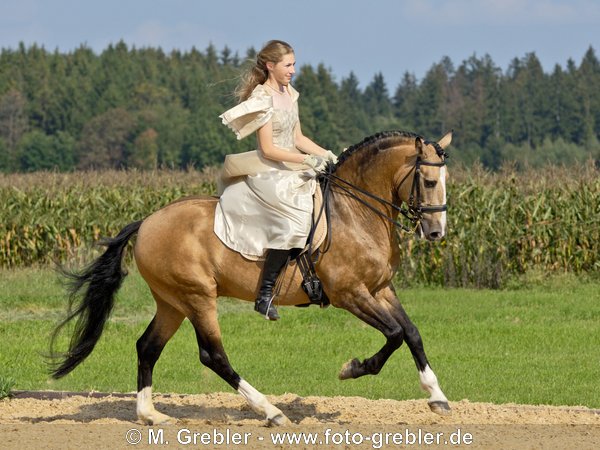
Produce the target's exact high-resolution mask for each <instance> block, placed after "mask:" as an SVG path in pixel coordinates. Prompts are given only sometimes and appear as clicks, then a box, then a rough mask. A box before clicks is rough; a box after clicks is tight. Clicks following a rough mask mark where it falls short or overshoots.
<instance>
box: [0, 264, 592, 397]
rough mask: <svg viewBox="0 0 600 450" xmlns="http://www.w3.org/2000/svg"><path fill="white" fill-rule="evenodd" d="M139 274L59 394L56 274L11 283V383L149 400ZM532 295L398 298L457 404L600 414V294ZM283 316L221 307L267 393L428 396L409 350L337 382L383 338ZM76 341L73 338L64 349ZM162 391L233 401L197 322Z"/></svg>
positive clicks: (1, 329) (551, 287) (168, 362)
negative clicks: (50, 368) (52, 341)
mask: <svg viewBox="0 0 600 450" xmlns="http://www.w3.org/2000/svg"><path fill="white" fill-rule="evenodd" d="M131 272H132V273H131V275H130V276H129V277H128V278H127V280H126V282H125V283H124V286H123V288H122V290H121V291H120V293H119V299H118V301H117V306H116V308H115V311H114V314H113V317H112V319H111V321H110V322H109V324H108V326H107V328H106V330H105V333H104V335H103V337H102V339H101V340H100V342H99V344H98V346H97V347H96V349H95V350H94V352H93V353H92V355H91V356H90V357H89V358H88V359H87V360H86V361H85V362H84V363H83V364H82V365H81V366H80V367H78V368H77V369H76V370H75V371H74V372H73V373H71V374H70V375H68V376H67V377H65V378H64V379H62V380H58V381H49V377H48V375H47V367H46V365H45V364H44V359H43V356H42V355H43V354H44V353H46V352H47V350H48V341H49V335H50V333H51V332H52V330H53V328H54V326H55V324H56V322H57V321H58V320H59V319H60V318H61V317H62V314H63V313H64V307H65V305H66V299H65V298H64V295H63V292H62V288H61V286H60V284H59V283H58V282H57V281H56V275H55V274H54V273H53V272H51V271H49V270H45V269H24V270H18V271H2V272H0V339H1V342H2V346H1V347H0V348H1V350H0V379H9V378H12V379H14V380H16V383H15V385H14V387H13V389H55V390H86V391H87V390H97V391H121V392H132V391H135V388H136V384H135V383H136V381H135V380H136V353H135V341H136V340H137V339H138V337H139V336H140V335H141V334H142V333H143V331H144V329H145V327H146V326H147V324H148V323H149V322H150V320H151V318H152V316H153V311H154V304H153V300H152V299H151V297H150V295H149V293H148V291H147V288H146V286H145V284H144V282H143V280H142V279H141V278H140V277H139V275H138V274H137V273H136V272H135V270H132V271H131ZM531 284H532V286H531V287H529V288H525V289H523V288H522V289H511V290H503V291H490V290H467V289H440V288H419V289H410V290H403V291H400V290H399V291H398V292H399V295H400V298H401V301H402V302H403V304H404V306H405V308H406V310H407V312H408V313H409V315H410V317H411V318H412V320H413V322H414V323H415V324H416V325H417V326H418V327H419V330H420V331H421V335H422V336H423V340H424V343H425V349H426V351H427V355H428V357H429V360H430V362H431V364H432V367H433V368H434V370H435V371H436V374H437V376H438V379H439V381H440V384H441V386H442V389H443V390H444V391H445V393H446V395H447V396H448V398H449V399H450V400H451V401H452V400H460V399H464V398H467V399H469V400H471V401H488V402H494V403H505V402H517V403H528V404H552V405H585V406H588V407H592V408H599V407H600V390H598V389H597V382H598V379H600V333H599V332H598V324H599V323H600V306H599V305H600V285H599V284H598V283H593V282H581V281H580V280H577V279H574V278H562V279H554V280H550V281H544V282H543V283H541V282H539V281H534V282H532V283H531ZM280 312H281V315H282V320H281V321H279V322H276V323H269V322H267V321H265V320H262V319H260V318H259V316H258V315H257V314H256V313H255V312H253V311H252V305H251V304H250V303H247V302H240V301H236V300H223V301H222V302H221V305H220V323H221V328H222V333H223V339H224V345H225V348H226V350H227V352H228V355H229V359H230V361H231V362H232V364H233V366H234V368H235V369H236V370H237V371H238V373H240V375H241V376H243V377H244V378H245V379H247V380H248V381H249V382H250V383H251V384H253V385H254V386H255V387H256V388H257V389H259V390H261V391H263V392H264V393H266V394H281V393H285V392H292V393H295V394H298V395H301V396H308V395H327V396H335V395H343V396H355V395H356V396H362V397H367V398H392V399H410V398H424V397H425V394H424V393H423V392H421V391H420V389H419V386H418V384H419V383H418V376H417V372H416V370H415V366H414V362H413V360H412V357H411V356H410V352H409V351H408V349H407V348H406V346H404V345H403V346H402V347H401V348H400V349H399V350H398V351H397V352H396V354H394V356H392V358H390V360H389V361H388V363H387V365H386V366H385V367H384V369H383V370H382V372H381V373H380V374H379V375H377V376H375V377H372V376H369V377H363V378H361V379H357V380H348V381H343V382H342V381H339V380H338V379H337V374H338V371H339V369H340V368H341V366H342V364H343V363H344V362H346V361H347V360H349V359H351V358H353V357H358V358H361V359H362V358H365V357H368V356H371V355H372V354H374V353H375V352H376V351H377V350H379V348H380V347H381V346H382V345H383V343H384V339H383V337H382V336H381V335H380V334H379V333H378V332H377V331H375V330H374V329H371V328H370V327H369V326H367V325H365V324H363V323H362V322H360V321H359V320H358V319H356V318H354V317H353V316H351V315H350V314H349V313H347V312H345V311H341V310H337V309H334V308H327V309H324V310H321V309H319V308H316V307H311V308H307V309H300V308H280ZM69 337H70V336H68V335H67V334H63V335H62V337H61V339H60V343H61V348H63V349H64V348H65V347H66V344H67V342H68V339H69ZM154 387H155V390H156V391H159V392H179V393H198V392H213V391H231V388H230V387H229V386H228V385H227V384H226V383H225V382H224V381H222V380H221V379H220V378H219V377H218V376H216V375H215V374H214V373H212V372H211V371H210V370H208V369H206V368H204V367H203V366H201V365H200V363H199V360H198V350H197V346H196V339H195V336H194V332H193V329H192V327H191V325H190V323H189V322H187V321H185V322H184V323H183V325H182V327H181V329H180V330H179V331H178V333H177V334H176V335H175V337H174V338H173V339H172V340H171V341H170V342H169V344H168V345H167V347H166V349H165V351H164V352H163V355H162V357H161V359H160V360H159V362H158V364H157V366H156V369H155V377H154Z"/></svg>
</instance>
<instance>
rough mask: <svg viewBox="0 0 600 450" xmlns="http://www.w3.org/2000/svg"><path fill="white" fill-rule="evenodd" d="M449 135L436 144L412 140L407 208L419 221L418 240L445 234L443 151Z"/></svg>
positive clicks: (445, 169)
mask: <svg viewBox="0 0 600 450" xmlns="http://www.w3.org/2000/svg"><path fill="white" fill-rule="evenodd" d="M451 141H452V132H450V133H448V134H446V135H445V136H444V137H443V138H442V139H440V141H439V142H428V141H425V140H423V139H422V138H421V137H417V138H416V139H415V150H416V155H417V157H416V161H415V167H414V178H413V182H412V188H411V192H410V198H409V208H410V210H411V212H412V213H413V215H414V216H415V217H417V218H418V220H419V232H420V235H421V237H425V238H426V239H428V240H430V241H437V240H440V239H442V238H443V237H444V235H445V234H446V179H447V177H448V170H447V168H446V162H445V157H446V153H445V151H444V150H445V148H446V147H448V146H449V145H450V142H451Z"/></svg>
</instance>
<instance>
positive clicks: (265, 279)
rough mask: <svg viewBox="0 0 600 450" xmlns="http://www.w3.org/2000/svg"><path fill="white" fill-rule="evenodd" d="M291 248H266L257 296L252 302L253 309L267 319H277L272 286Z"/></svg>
mask: <svg viewBox="0 0 600 450" xmlns="http://www.w3.org/2000/svg"><path fill="white" fill-rule="evenodd" d="M290 251H291V250H276V249H268V250H267V255H266V259H265V265H264V267H263V270H262V278H261V282H260V288H259V289H258V297H257V298H256V301H255V302H254V311H258V313H259V314H261V315H263V316H265V318H266V319H269V320H277V319H279V314H277V309H276V308H275V306H274V305H273V304H272V302H273V288H274V287H275V282H276V281H277V277H278V276H279V272H281V269H283V266H285V264H286V262H287V260H288V257H289V255H290Z"/></svg>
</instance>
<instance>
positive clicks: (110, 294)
mask: <svg viewBox="0 0 600 450" xmlns="http://www.w3.org/2000/svg"><path fill="white" fill-rule="evenodd" d="M273 87H275V88H277V86H273ZM260 89H264V86H263V87H262V88H260ZM288 92H293V91H290V90H288ZM267 126H269V125H267ZM272 127H275V125H274V123H273V125H272ZM259 134H260V132H259ZM296 136H297V135H296ZM273 140H274V142H275V143H276V138H275V137H273ZM450 141H451V134H448V135H446V136H444V137H443V138H442V139H441V140H440V141H439V142H437V143H435V142H429V141H427V140H425V139H423V138H422V137H421V136H418V135H416V134H414V133H407V132H401V131H396V132H386V133H379V134H376V135H374V136H371V137H369V138H366V139H365V140H363V141H362V142H360V143H359V144H356V145H354V146H352V147H350V148H349V149H348V150H346V151H345V152H344V153H342V155H341V156H340V158H339V161H338V162H337V164H335V166H334V167H333V168H331V169H330V170H329V174H328V176H329V180H330V183H331V184H330V189H329V194H328V200H329V208H330V217H329V219H330V233H331V242H330V245H329V249H328V251H327V252H325V253H323V254H322V255H321V257H320V258H319V261H318V263H317V265H316V272H317V274H318V276H319V278H320V279H321V282H322V285H323V291H324V292H325V294H326V295H327V297H328V299H329V301H330V303H331V305H333V306H334V307H337V308H343V309H345V310H347V311H349V312H351V313H352V314H354V315H355V316H356V317H358V318H360V319H361V320H363V321H364V322H366V323H368V324H369V325H371V326H373V327H374V328H376V329H377V330H379V331H380V332H381V333H382V334H383V335H384V336H385V338H386V342H385V344H384V345H383V347H382V348H381V349H380V350H379V351H378V352H377V353H375V354H374V355H373V356H371V357H369V358H366V359H364V360H362V361H360V360H359V359H352V360H351V361H349V362H348V363H346V364H345V365H344V366H343V367H342V369H341V371H340V374H339V377H340V379H347V378H358V377H361V376H363V375H368V374H372V375H375V374H378V373H379V372H380V371H381V369H382V367H383V365H384V364H385V362H386V361H387V359H388V358H389V357H390V356H391V355H392V353H393V352H394V351H395V350H396V349H397V348H399V347H400V345H402V343H403V342H404V341H406V343H407V345H408V347H409V349H410V351H411V353H412V356H413V358H414V360H415V363H416V366H417V371H418V374H419V380H420V384H421V387H422V388H423V389H424V390H426V391H427V392H428V393H429V400H428V403H429V406H430V408H431V410H432V411H434V412H436V413H440V414H445V413H448V412H449V411H450V407H449V405H448V400H447V399H446V396H445V395H444V393H443V392H442V390H441V388H440V386H439V384H438V381H437V378H436V376H435V374H434V372H433V371H432V369H431V367H430V365H429V362H428V360H427V357H426V355H425V351H424V349H423V343H422V340H421V336H420V334H419V332H418V330H417V328H416V326H415V325H414V324H413V323H412V322H411V321H410V319H409V318H408V316H407V314H406V312H405V311H404V309H403V307H402V305H401V304H400V302H399V300H398V298H397V297H396V293H395V289H394V286H393V284H392V279H393V276H394V274H395V272H396V270H397V268H398V264H399V250H398V245H399V241H398V236H397V231H396V224H397V218H398V214H399V213H400V212H402V211H404V209H403V208H404V207H403V205H408V210H409V212H410V216H411V217H412V218H413V219H414V221H415V222H416V223H418V230H419V234H420V235H421V236H424V237H425V238H427V239H429V240H439V239H441V238H442V237H443V236H444V234H445V232H446V206H445V204H446V167H445V156H446V153H445V150H444V149H445V148H446V147H447V146H448V145H449V144H450ZM259 142H260V143H261V145H264V142H263V141H262V140H261V138H260V137H259ZM296 144H298V142H296ZM290 155H293V156H294V157H295V158H297V160H298V161H300V158H303V161H305V162H307V161H311V160H310V159H307V157H306V156H302V155H301V154H299V153H292V152H290ZM286 156H287V154H286ZM309 158H310V157H309ZM313 162H314V161H313ZM313 165H314V167H315V168H318V167H319V164H318V162H317V163H315V164H313ZM233 166H235V164H234V165H233ZM232 173H235V171H233V172H232ZM277 173H278V172H277ZM272 175H275V173H273V174H271V173H269V176H272ZM278 176H279V175H278ZM313 177H314V175H311V176H310V177H308V181H307V180H306V179H305V178H303V177H298V179H296V178H294V177H291V181H290V182H292V183H301V182H302V183H306V182H310V180H312V179H313ZM256 185H257V186H258V185H259V184H258V182H257V184H256ZM269 186H272V185H269ZM244 189H246V188H244ZM222 208H223V205H222V204H220V203H219V201H218V199H216V198H214V197H207V196H203V197H190V198H186V199H182V200H179V201H177V202H174V203H171V204H170V205H167V206H166V207H164V208H162V209H160V210H158V211H156V212H155V213H154V214H152V215H150V216H149V217H147V218H146V219H144V220H140V221H137V222H134V223H131V224H129V225H127V226H126V227H125V228H123V230H122V231H121V232H120V233H119V234H118V235H117V237H115V238H113V239H108V240H106V241H105V242H104V244H105V245H106V246H107V249H106V251H105V252H104V253H103V254H102V255H101V256H100V257H99V258H98V259H97V260H95V261H94V262H93V263H92V264H91V265H90V266H89V267H88V268H87V269H85V270H84V271H83V272H82V273H80V274H74V275H73V279H72V281H73V283H72V295H73V296H74V297H72V300H73V302H74V303H73V304H74V309H73V310H72V312H71V313H70V315H69V316H68V317H67V319H66V320H65V321H64V322H63V323H62V324H61V325H60V326H59V327H58V328H57V330H56V333H58V332H59V331H60V329H61V327H62V326H63V325H65V324H66V323H68V322H70V321H71V320H76V325H75V330H74V335H73V338H72V339H71V341H70V345H69V349H68V351H67V352H66V353H65V354H64V355H61V356H62V357H61V360H60V361H59V362H58V365H57V366H56V367H55V368H54V370H53V372H52V374H53V376H54V377H55V378H60V377H63V376H65V375H66V374H68V373H69V372H71V371H72V370H73V369H74V368H75V367H77V366H78V365H79V364H80V363H81V362H83V361H84V360H85V358H86V357H87V356H88V355H89V354H90V353H91V352H92V350H93V349H94V346H95V345H96V343H97V342H98V340H99V339H100V336H101V335H102V331H103V329H104V326H105V324H106V321H107V320H108V318H109V316H110V313H111V311H112V309H113V305H114V299H115V294H116V292H117V291H118V289H119V287H120V286H121V283H122V281H123V279H124V277H125V274H126V272H124V271H123V269H122V266H121V265H122V259H123V255H124V252H125V249H126V245H127V242H128V241H129V239H131V238H132V237H133V235H135V234H136V233H137V239H136V242H135V247H134V256H135V261H136V264H137V267H138V270H139V273H140V274H141V276H142V277H143V278H144V280H145V281H146V283H147V284H148V286H149V288H150V292H151V293H152V296H153V297H154V299H155V301H156V314H155V316H154V318H153V319H152V322H151V323H150V325H149V326H148V328H147V329H146V331H145V332H144V334H143V335H142V336H141V337H140V339H139V340H138V341H137V354H138V378H137V380H138V382H137V391H138V393H137V415H138V418H139V419H140V420H141V421H142V422H144V423H147V424H160V423H165V422H168V421H169V420H170V418H169V417H168V416H166V415H164V414H162V413H160V412H158V411H157V410H156V409H155V407H154V405H153V402H152V373H153V369H154V365H155V364H156V362H157V360H158V358H159V357H160V354H161V352H162V350H163V348H164V346H165V345H166V343H167V342H168V341H169V339H170V338H171V337H172V336H173V334H174V333H175V332H176V331H177V330H178V328H179V326H180V325H181V323H182V321H183V320H184V319H185V318H188V319H189V321H190V322H191V323H192V325H193V326H194V328H195V331H196V337H197V341H198V347H199V354H200V362H201V363H202V364H203V365H205V366H207V367H209V368H210V369H212V370H213V371H214V372H215V373H216V374H218V375H219V376H220V377H221V378H223V379H224V380H225V381H226V382H227V383H229V385H231V386H232V388H233V389H235V390H237V391H238V392H239V393H240V394H241V395H242V396H244V398H245V399H246V400H247V401H248V403H249V405H250V407H251V408H252V409H253V410H254V411H256V412H257V413H258V414H261V415H262V416H263V417H265V418H266V419H267V421H268V422H269V423H271V424H276V425H280V424H285V423H287V422H288V419H287V417H286V416H285V414H284V413H283V412H282V411H281V410H279V409H278V408H277V407H275V406H274V405H272V404H271V403H270V402H269V401H268V399H267V398H266V397H265V396H264V395H263V394H262V393H260V392H259V391H257V390H256V389H255V388H254V387H252V386H251V385H250V384H249V383H248V382H247V381H246V380H244V379H243V378H241V377H240V375H238V373H237V372H236V371H235V370H234V369H233V367H232V366H231V364H230V363H229V360H228V358H227V354H226V353H225V349H224V347H223V343H222V340H221V331H220V327H219V322H218V319H217V301H218V298H219V297H221V296H226V297H236V298H239V299H243V300H249V301H253V300H255V298H256V288H255V287H256V286H257V284H258V280H259V279H260V276H261V272H264V271H263V270H262V268H263V265H264V264H263V263H261V262H260V261H253V260H251V259H248V258H247V257H245V256H243V255H242V254H240V252H238V251H235V250H233V249H231V248H230V247H229V246H228V245H225V244H223V242H222V240H221V239H220V238H219V237H218V236H217V234H215V232H214V228H215V223H216V222H215V216H216V215H217V214H218V211H219V210H220V209H222ZM294 245H295V244H294ZM258 248H259V249H260V248H262V247H261V246H258ZM280 249H281V250H286V251H287V250H288V249H287V248H285V246H284V245H281V246H280ZM273 272H274V271H273ZM300 282H301V280H300V279H298V276H297V275H294V274H292V273H286V274H285V277H284V278H283V282H282V289H281V292H282V293H283V295H281V296H280V297H278V303H279V304H280V305H300V304H306V303H308V298H307V296H306V294H305V293H304V291H303V290H302V289H301V287H300ZM261 289H262V288H261ZM265 291H266V289H265ZM79 292H82V293H83V295H82V296H81V298H80V299H79V298H78V297H76V294H78V293H79ZM268 295H271V294H270V293H269V294H268ZM266 297H267V294H265V295H264V298H266ZM260 298H263V295H262V294H261V296H260V297H259V300H260ZM259 308H260V305H259ZM266 313H268V309H267V311H266ZM56 333H55V335H54V337H56V336H57V334H56Z"/></svg>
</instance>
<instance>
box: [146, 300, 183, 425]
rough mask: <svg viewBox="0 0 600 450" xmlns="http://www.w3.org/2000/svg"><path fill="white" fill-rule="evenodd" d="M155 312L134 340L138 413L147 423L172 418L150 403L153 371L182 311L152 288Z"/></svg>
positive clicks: (181, 317)
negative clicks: (144, 328) (139, 335)
mask: <svg viewBox="0 0 600 450" xmlns="http://www.w3.org/2000/svg"><path fill="white" fill-rule="evenodd" d="M152 295H154V298H155V299H156V314H155V316H154V319H152V322H150V325H148V328H146V331H145V332H144V334H143V335H142V337H140V338H139V339H138V341H137V345H136V347H137V353H138V382H137V389H138V392H137V407H136V410H137V416H138V418H139V419H140V420H141V421H142V422H144V423H145V424H148V425H157V424H161V423H166V422H169V421H170V420H171V418H170V417H169V416H167V415H165V414H162V413H160V412H158V411H157V410H156V409H155V408H154V405H153V403H152V371H153V369H154V365H155V364H156V361H157V360H158V358H159V356H160V354H161V352H162V350H163V349H164V347H165V345H166V343H167V341H168V340H169V339H171V337H172V336H173V334H175V332H176V331H177V329H178V328H179V326H180V325H181V322H182V321H183V319H184V315H183V314H182V313H180V312H179V311H177V310H176V309H174V308H173V307H172V306H170V305H168V304H166V303H165V302H163V301H162V300H161V299H160V298H159V297H158V296H157V295H156V294H155V293H154V292H153V293H152Z"/></svg>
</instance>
